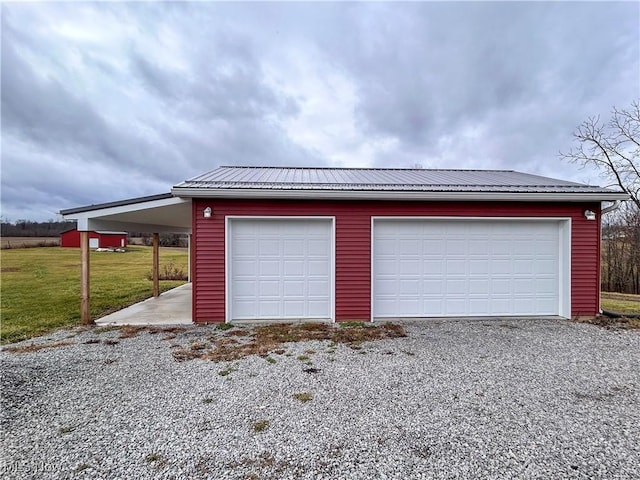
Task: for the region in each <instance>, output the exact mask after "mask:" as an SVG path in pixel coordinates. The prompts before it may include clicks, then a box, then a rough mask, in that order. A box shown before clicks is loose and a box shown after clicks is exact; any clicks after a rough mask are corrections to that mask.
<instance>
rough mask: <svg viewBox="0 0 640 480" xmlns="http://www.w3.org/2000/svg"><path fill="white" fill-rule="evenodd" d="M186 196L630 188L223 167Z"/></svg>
mask: <svg viewBox="0 0 640 480" xmlns="http://www.w3.org/2000/svg"><path fill="white" fill-rule="evenodd" d="M172 193H173V194H174V195H177V196H181V197H211V198H215V197H233V196H242V197H256V198H264V197H276V198H288V197H297V198H302V197H318V196H319V197H324V198H345V199H347V198H405V199H416V200H417V199H433V200H455V199H458V200H460V199H464V198H477V199H489V198H487V197H491V198H490V199H494V200H499V199H502V200H534V199H537V200H596V201H600V200H624V199H626V198H628V197H627V195H626V194H625V193H624V192H620V191H615V190H610V189H606V188H602V187H597V186H591V185H584V184H580V183H574V182H567V181H565V180H558V179H555V178H549V177H542V176H539V175H532V174H528V173H521V172H516V171H513V170H451V169H400V168H309V167H219V168H217V169H215V170H212V171H210V172H207V173H204V174H202V175H198V176H196V177H193V178H191V179H189V180H186V181H184V182H182V183H179V184H178V185H175V186H174V187H173V189H172Z"/></svg>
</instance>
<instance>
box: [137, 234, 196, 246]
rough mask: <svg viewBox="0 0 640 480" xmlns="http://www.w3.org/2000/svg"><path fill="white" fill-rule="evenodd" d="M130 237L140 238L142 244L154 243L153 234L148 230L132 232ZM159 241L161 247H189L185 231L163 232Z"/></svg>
mask: <svg viewBox="0 0 640 480" xmlns="http://www.w3.org/2000/svg"><path fill="white" fill-rule="evenodd" d="M129 237H130V238H131V237H133V238H139V239H140V242H141V243H142V245H147V246H149V245H152V244H153V234H151V233H147V232H140V233H138V232H131V233H129ZM158 241H159V243H160V246H161V247H187V246H188V236H187V235H186V234H183V233H161V234H160V235H159V238H158Z"/></svg>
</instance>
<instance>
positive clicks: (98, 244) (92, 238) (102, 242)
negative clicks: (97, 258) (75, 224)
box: [60, 228, 127, 248]
mask: <svg viewBox="0 0 640 480" xmlns="http://www.w3.org/2000/svg"><path fill="white" fill-rule="evenodd" d="M60 246H61V247H73V248H79V247H80V232H79V231H78V229H77V228H72V229H71V230H65V231H64V232H62V233H61V234H60ZM126 246H127V232H103V231H100V232H96V231H91V232H89V248H110V247H112V248H124V247H126Z"/></svg>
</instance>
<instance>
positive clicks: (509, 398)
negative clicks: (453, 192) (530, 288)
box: [0, 319, 640, 480]
mask: <svg viewBox="0 0 640 480" xmlns="http://www.w3.org/2000/svg"><path fill="white" fill-rule="evenodd" d="M405 327H406V330H407V334H408V336H407V337H406V338H398V339H387V340H380V341H375V342H369V343H365V344H363V348H362V349H360V350H354V349H352V348H350V347H349V346H346V345H337V346H335V347H332V346H330V344H329V342H319V341H314V342H299V343H289V344H285V346H284V348H285V350H286V352H285V353H284V354H272V355H271V358H273V359H274V360H275V363H271V362H269V361H266V359H265V358H261V357H256V356H253V357H248V358H245V359H242V360H237V361H233V362H224V363H215V362H212V361H206V360H200V359H195V360H188V361H181V362H179V361H176V360H175V359H174V357H173V355H172V351H173V350H174V349H175V348H177V345H180V346H185V345H186V346H188V345H189V344H191V343H192V342H194V341H196V340H198V339H206V338H207V336H211V335H225V333H223V332H220V331H219V330H215V329H214V328H213V327H189V328H188V329H187V330H186V331H184V332H182V333H179V334H178V335H177V336H176V337H175V338H172V339H171V338H168V337H171V335H168V336H167V335H165V334H163V333H156V334H150V333H149V332H148V331H145V332H142V333H140V334H139V335H138V336H136V337H133V338H126V339H120V338H119V332H118V331H117V330H114V331H108V332H103V333H99V332H98V331H96V330H81V329H76V330H62V331H59V332H56V333H54V334H52V335H49V336H46V337H40V338H38V339H35V340H33V341H28V342H23V343H21V344H14V345H12V347H15V346H21V345H29V344H30V343H34V342H35V343H48V344H50V343H53V342H72V345H67V346H59V347H57V348H48V349H43V350H40V351H37V352H32V353H15V352H9V351H7V350H6V348H5V349H3V351H2V352H1V353H0V360H1V362H2V399H1V400H2V414H1V425H2V460H1V463H0V475H1V476H2V478H7V479H9V478H20V479H23V478H38V479H40V478H56V479H59V478H64V479H66V478H74V479H75V478H91V479H94V478H105V479H112V478H139V479H144V478H150V479H151V478H153V479H156V478H166V479H170V478H176V479H179V478H189V479H198V478H215V479H247V480H249V479H294V478H295V479H329V478H331V479H334V478H335V479H365V478H366V479H368V478H377V479H378V478H379V479H386V478H388V479H396V478H397V479H408V478H411V479H421V478H425V479H427V478H443V479H445V478H523V479H527V478H540V479H548V478H576V479H584V478H602V479H623V478H624V479H627V478H640V441H639V440H640V410H639V409H638V405H640V401H639V400H640V398H639V397H640V334H639V332H638V331H615V330H607V329H603V328H600V327H595V326H592V325H587V324H580V323H573V322H570V321H564V320H557V319H513V320H511V319H510V320H504V319H486V320H432V321H420V322H417V321H416V322H407V323H406V324H405ZM97 340H99V343H98V342H97ZM105 340H112V342H105ZM87 341H89V342H93V343H84V342H87ZM116 341H117V342H118V343H115V342H116ZM109 343H114V344H112V345H110V344H109ZM309 350H313V351H314V352H315V353H308V351H309ZM301 355H306V356H308V357H310V362H311V363H312V365H308V364H307V363H305V362H304V361H301V360H299V359H298V357H299V356H301ZM310 367H312V368H314V369H317V370H316V371H314V370H309V369H310ZM305 369H307V370H308V371H306V372H305ZM224 370H231V373H229V374H228V375H220V372H222V371H224ZM295 393H308V394H310V396H311V400H308V401H301V400H300V399H297V398H295V397H294V396H293V395H294V394H295ZM303 397H304V396H303ZM260 427H262V429H261V428H260Z"/></svg>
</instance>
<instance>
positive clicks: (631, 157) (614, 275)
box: [560, 100, 640, 294]
mask: <svg viewBox="0 0 640 480" xmlns="http://www.w3.org/2000/svg"><path fill="white" fill-rule="evenodd" d="M573 136H574V139H575V140H576V143H577V145H576V146H574V147H573V148H572V149H571V150H570V151H569V153H562V152H561V153H560V156H561V158H562V159H564V160H568V161H569V162H572V163H577V164H580V165H582V166H583V167H586V166H593V167H595V168H596V169H598V170H599V171H600V173H601V175H602V176H603V177H605V178H607V179H608V180H609V182H610V183H609V185H607V186H609V187H611V186H617V187H619V188H620V189H621V190H623V191H624V192H626V193H628V194H629V196H630V197H631V198H630V200H629V202H626V203H625V204H623V206H622V208H620V209H619V210H618V211H617V212H616V213H615V214H610V215H609V216H608V218H607V220H605V221H604V223H603V230H602V232H603V244H602V246H603V249H602V289H603V290H605V291H613V292H626V293H636V294H637V293H640V100H636V101H634V102H632V104H631V108H629V109H628V110H624V109H622V110H618V109H617V108H615V107H614V108H613V110H612V111H611V118H610V120H609V121H608V122H606V123H604V122H601V121H600V117H590V118H589V119H588V120H586V121H584V122H583V123H582V124H581V125H580V126H579V127H578V128H577V129H576V131H575V132H574V133H573Z"/></svg>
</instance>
